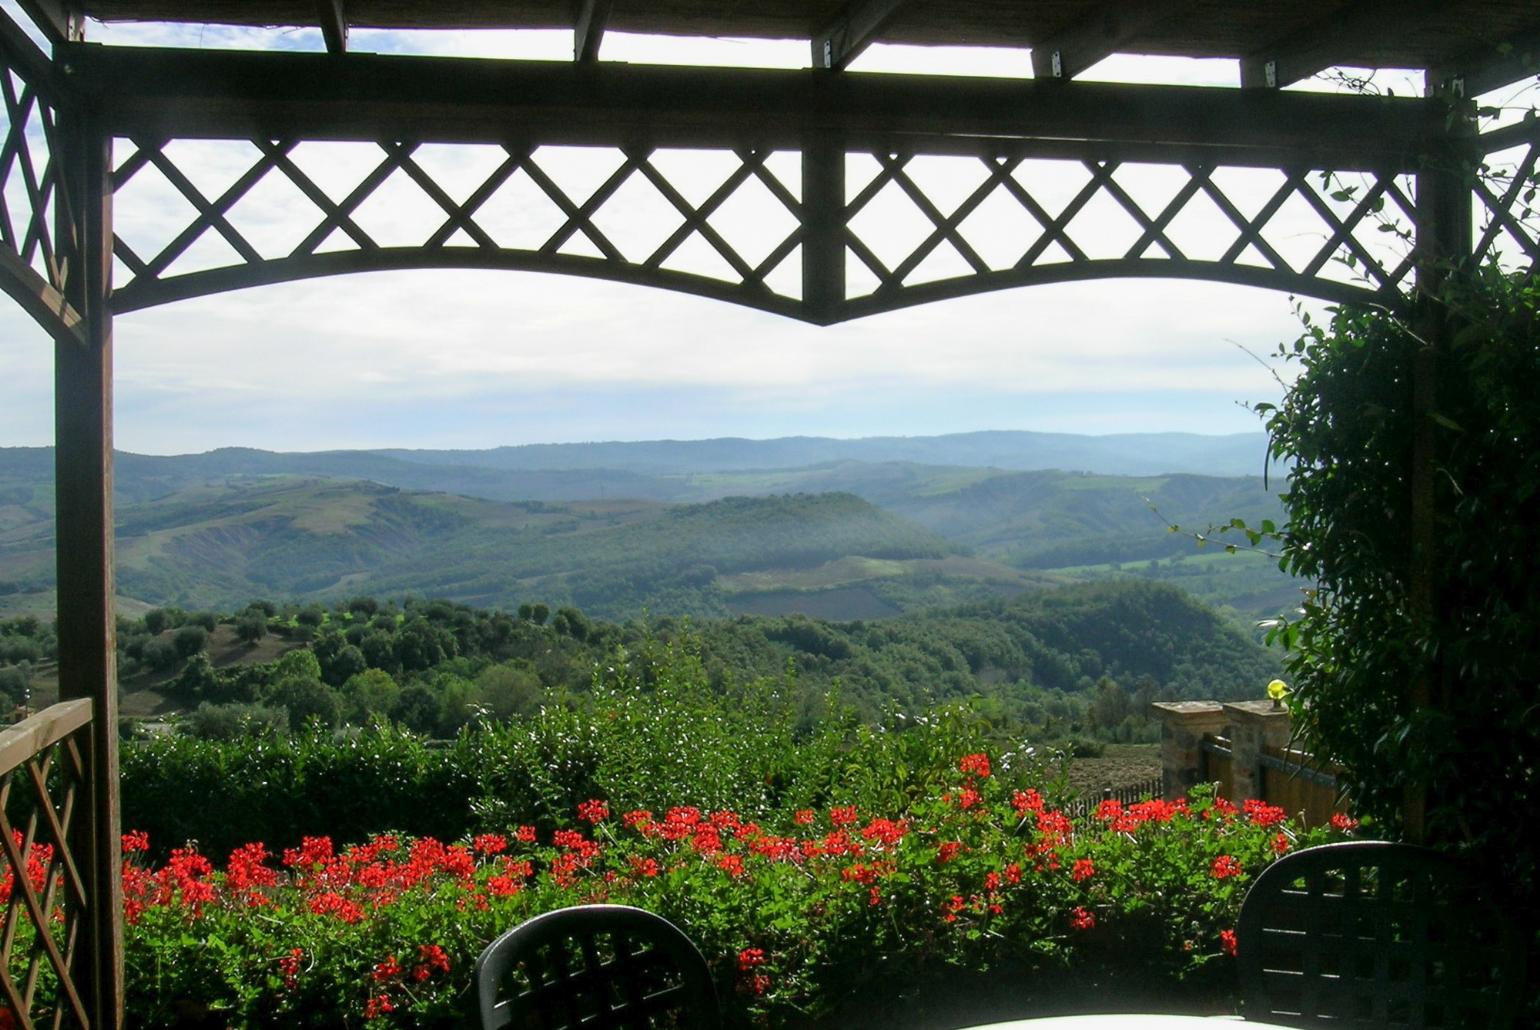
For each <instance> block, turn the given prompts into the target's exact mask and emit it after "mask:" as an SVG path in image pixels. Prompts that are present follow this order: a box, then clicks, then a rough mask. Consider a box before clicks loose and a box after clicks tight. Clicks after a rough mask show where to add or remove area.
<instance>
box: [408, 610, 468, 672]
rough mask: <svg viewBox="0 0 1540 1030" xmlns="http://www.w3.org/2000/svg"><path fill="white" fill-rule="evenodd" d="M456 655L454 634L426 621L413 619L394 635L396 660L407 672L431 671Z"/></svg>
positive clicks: (457, 649)
mask: <svg viewBox="0 0 1540 1030" xmlns="http://www.w3.org/2000/svg"><path fill="white" fill-rule="evenodd" d="M457 653H459V646H458V645H457V644H456V643H455V638H454V634H452V633H450V632H449V631H448V630H446V629H444V628H443V627H441V626H437V625H435V624H433V623H431V622H429V621H428V620H427V619H422V618H417V619H413V620H411V621H410V622H408V623H407V624H406V625H404V626H402V627H401V632H400V633H398V634H396V658H397V660H398V661H400V663H401V668H403V669H406V670H407V671H409V672H410V671H419V672H420V671H422V670H425V669H431V668H433V667H434V666H435V665H437V664H438V663H440V662H442V661H443V660H444V659H445V658H451V657H453V656H454V655H455V654H457Z"/></svg>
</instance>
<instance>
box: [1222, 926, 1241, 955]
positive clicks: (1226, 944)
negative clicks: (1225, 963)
mask: <svg viewBox="0 0 1540 1030" xmlns="http://www.w3.org/2000/svg"><path fill="white" fill-rule="evenodd" d="M1219 946H1220V947H1221V948H1223V949H1224V953H1225V954H1226V955H1229V956H1230V957H1231V958H1234V957H1235V956H1236V954H1237V953H1239V951H1240V944H1239V942H1238V941H1236V939H1235V931H1234V930H1220V931H1219Z"/></svg>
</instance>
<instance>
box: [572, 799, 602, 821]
mask: <svg viewBox="0 0 1540 1030" xmlns="http://www.w3.org/2000/svg"><path fill="white" fill-rule="evenodd" d="M609 817H610V806H609V802H607V801H599V800H593V801H583V802H580V803H579V804H578V818H579V819H581V820H583V821H584V822H586V823H602V822H604V820H606V819H608V818H609Z"/></svg>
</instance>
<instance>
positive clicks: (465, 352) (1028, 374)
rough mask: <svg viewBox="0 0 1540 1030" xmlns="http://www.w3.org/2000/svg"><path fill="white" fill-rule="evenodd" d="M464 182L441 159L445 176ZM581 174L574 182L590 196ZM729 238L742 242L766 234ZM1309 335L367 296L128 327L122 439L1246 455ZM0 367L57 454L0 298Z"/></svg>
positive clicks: (170, 216) (428, 45) (1200, 76)
mask: <svg viewBox="0 0 1540 1030" xmlns="http://www.w3.org/2000/svg"><path fill="white" fill-rule="evenodd" d="M5 6H6V7H10V6H11V4H10V3H9V2H7V3H6V5H5ZM94 29H95V31H94V34H93V38H96V39H100V40H105V41H109V42H146V43H155V44H158V45H185V46H199V45H202V46H216V45H225V46H228V45H243V44H249V42H250V41H251V40H252V39H254V38H257V37H261V40H262V43H263V45H269V46H271V45H277V46H283V47H285V48H295V49H319V48H320V47H321V43H320V39H319V33H318V32H315V31H308V32H305V31H297V32H287V33H251V32H244V31H239V30H229V29H215V28H207V29H195V30H189V29H166V28H159V27H140V28H106V27H101V26H96V27H94ZM351 45H352V47H353V48H354V49H357V50H378V51H417V52H436V53H459V54H468V55H473V56H481V55H487V56H521V57H537V58H555V59H563V58H567V57H570V47H571V37H570V35H569V34H567V33H523V34H514V33H492V34H478V35H476V36H473V37H463V36H462V37H450V36H412V35H406V34H398V33H370V32H355V33H354V35H353V38H352V40H351ZM806 51H807V47H806V44H805V43H784V44H777V43H743V42H737V43H733V42H725V41H715V42H713V43H697V44H693V45H688V44H683V43H680V42H679V41H670V40H658V39H648V38H644V37H628V36H607V37H606V39H605V50H604V57H605V58H606V59H617V60H630V61H634V62H645V61H668V62H676V63H677V62H688V61H692V60H703V61H705V60H716V59H718V58H719V56H720V55H721V54H722V53H724V52H726V53H729V54H730V55H731V58H732V59H733V60H736V61H737V62H739V63H754V64H762V65H768V66H786V65H791V66H795V65H797V64H799V63H805V61H806ZM857 67H858V68H862V69H865V70H869V71H881V70H893V69H900V68H908V69H915V70H931V71H938V72H954V71H958V70H961V69H967V70H970V71H971V72H973V73H986V74H1012V75H1025V74H1030V71H1029V62H1028V59H1027V55H1026V53H1025V52H1023V51H990V52H985V53H984V54H982V55H980V54H977V53H970V54H969V55H967V57H966V60H965V61H964V58H963V57H962V56H961V55H960V54H959V53H958V52H957V51H953V50H947V49H945V48H942V49H936V50H921V49H918V48H908V47H886V48H874V49H873V50H872V51H871V52H869V54H868V55H867V56H865V57H863V59H862V62H861V63H860V64H858V66H857ZM1235 74H1236V73H1235V68H1234V65H1233V63H1231V62H1196V61H1185V62H1183V61H1169V60H1158V61H1151V60H1145V61H1137V60H1129V59H1112V60H1109V61H1108V62H1104V65H1103V66H1102V67H1100V68H1099V69H1097V70H1095V72H1093V76H1092V77H1106V78H1114V79H1128V78H1140V77H1148V78H1151V79H1155V80H1159V81H1172V82H1176V81H1180V82H1192V83H1204V84H1215V85H1229V84H1233V83H1234V81H1235ZM364 147H365V149H366V150H367V145H364ZM363 159H367V158H363ZM372 159H373V160H377V159H378V152H377V151H375V152H374V154H373V158H372ZM188 160H189V164H188V168H189V172H190V174H191V173H194V172H199V171H200V170H201V174H202V175H205V176H207V177H209V178H210V179H211V180H217V179H220V176H221V175H224V176H225V178H224V180H223V181H228V179H229V178H230V177H233V175H234V174H238V172H239V171H240V170H241V169H242V168H244V165H243V164H241V163H239V161H236V160H235V159H234V158H231V159H230V162H233V163H229V168H228V169H225V170H223V171H222V170H221V162H222V161H225V160H226V159H225V158H223V157H222V156H221V155H220V154H218V153H215V152H214V151H212V150H210V151H209V152H208V153H206V154H195V155H194V154H189V155H188ZM313 160H314V162H315V164H314V165H313V167H319V168H321V169H322V170H325V169H326V168H328V167H335V166H342V165H346V164H347V163H348V161H350V160H352V158H350V157H349V156H348V154H347V153H345V152H343V151H337V153H335V154H333V153H321V152H320V151H319V149H318V150H317V153H316V155H315V157H314V158H313ZM457 160H459V159H458V158H457V157H456V156H455V155H454V154H450V155H448V156H447V157H446V156H445V155H440V161H441V164H442V163H443V162H444V161H448V162H449V164H450V165H453V164H454V162H455V161H457ZM465 160H466V162H468V164H474V163H475V161H474V160H472V157H471V156H467V157H466V158H465ZM552 160H553V162H554V161H555V157H554V156H553V159H552ZM587 160H588V159H587V157H586V156H584V155H578V156H577V157H576V158H574V159H573V162H570V163H572V166H573V168H574V169H575V171H574V174H575V175H576V176H577V178H579V179H582V178H583V174H582V173H583V171H584V168H583V166H584V162H585V161H587ZM245 161H246V163H247V164H249V157H248V158H246V159H245ZM232 170H233V171H232ZM1072 171H1074V170H1073V169H1069V170H1068V172H1072ZM1068 172H1066V174H1068ZM1050 173H1052V169H1050V170H1049V172H1048V173H1044V174H1050ZM467 174H468V175H469V173H467ZM599 174H601V175H602V170H601V171H600V173H599ZM968 174H969V173H968V171H967V169H961V170H959V171H957V172H956V175H960V176H963V177H966V176H967V175H968ZM1053 174H1056V173H1053ZM936 175H937V176H938V178H937V180H936V181H937V183H938V188H942V189H944V188H945V187H946V185H947V177H948V176H950V175H953V172H952V171H951V170H949V169H948V168H941V167H938V170H937V171H936ZM194 177H195V179H196V178H197V177H198V176H197V175H196V174H195V175H194ZM590 177H591V176H590ZM136 181H137V180H136ZM146 181H148V180H146ZM318 181H320V180H319V178H318ZM354 181H356V176H355V179H354ZM467 181H468V182H470V183H471V184H472V185H474V182H475V181H479V180H476V179H475V178H474V177H472V178H470V179H468V180H467ZM959 181H961V180H959ZM1152 181H1153V180H1152ZM130 185H131V186H134V185H135V184H134V183H131V184H130ZM322 185H323V188H327V189H329V190H330V189H331V187H330V186H327V184H326V183H324V182H323V183H322ZM1049 185H1052V184H1049ZM1132 185H1133V186H1138V185H1140V180H1138V179H1137V177H1135V178H1134V179H1133V180H1132ZM135 188H136V189H141V192H142V193H143V194H144V195H143V196H133V197H128V196H125V197H120V201H119V217H120V219H122V220H123V231H124V233H125V238H127V235H128V234H129V233H131V232H138V233H143V234H144V235H145V238H147V239H148V238H160V237H164V236H165V235H166V234H167V233H169V232H171V231H174V228H175V227H176V226H178V225H180V224H182V223H180V222H177V221H176V220H175V218H176V215H175V214H174V213H173V212H170V208H172V207H174V206H175V205H174V203H173V201H170V200H166V198H165V197H159V196H157V195H156V194H155V193H154V190H153V189H152V188H151V186H149V185H146V186H143V187H137V186H136V187H135ZM708 188H709V187H708ZM1066 188H1068V189H1073V188H1074V184H1070V185H1068V186H1067V187H1066ZM1152 188H1153V187H1152ZM333 195H336V194H335V193H334V194H333ZM1261 195H1262V196H1264V197H1265V193H1264V194H1261ZM130 200H132V201H133V202H134V204H133V205H131V204H130ZM417 201H418V203H419V205H421V203H422V202H423V198H421V197H420V196H419V197H418V198H417ZM429 207H430V210H429V211H428V213H427V215H432V213H433V212H432V210H431V205H429ZM162 208H165V209H166V210H165V211H163V210H162ZM1156 210H1158V207H1157V208H1156ZM134 212H137V214H135V213H134ZM417 214H418V215H422V212H421V211H418V212H417ZM423 216H424V217H426V215H423ZM375 217H376V218H377V219H382V220H383V221H378V222H377V227H378V228H380V230H381V231H382V232H385V233H386V235H388V234H389V231H390V229H391V228H392V226H393V225H396V223H397V222H400V223H401V224H402V225H405V222H406V221H408V220H410V218H411V217H413V208H412V204H411V202H410V198H407V200H406V201H403V202H402V203H399V204H394V205H392V206H390V207H389V209H388V210H384V211H381V212H377V213H376V214H375ZM437 217H440V218H441V217H442V213H441V212H439V213H438V216H437ZM743 217H744V218H746V219H747V220H748V221H747V222H746V227H747V229H748V230H752V229H753V228H754V227H755V225H757V224H758V223H757V222H756V221H755V220H756V219H759V218H762V217H764V218H768V217H769V214H766V213H765V212H763V211H758V212H756V211H752V210H751V211H748V213H746V214H745V215H744V216H743ZM135 219H137V220H135ZM890 221H891V224H889V221H883V224H881V225H876V226H874V227H873V229H872V232H873V241H874V243H876V244H879V245H880V244H882V243H883V242H884V234H885V233H890V234H898V235H902V233H903V232H904V231H905V227H904V226H903V225H902V224H900V223H901V222H902V219H901V218H897V217H896V216H895V218H894V219H892V220H890ZM660 224H661V223H660ZM257 228H258V229H260V228H261V227H260V226H259V227H257ZM268 228H274V227H272V226H269V227H268ZM643 228H646V227H645V226H644V227H643ZM908 229H909V230H910V231H913V227H912V226H910V227H908ZM274 231H277V230H276V228H274ZM370 231H371V232H373V231H375V227H374V226H371V227H370ZM403 231H405V230H403ZM638 231H641V230H638ZM1109 231H1110V230H1109ZM1190 231H1201V227H1199V228H1198V229H1193V230H1190ZM157 234H159V236H158V235H157ZM983 235H984V236H987V233H985V234H983ZM981 238H982V237H981ZM896 240H897V236H895V241H896ZM988 242H989V241H988V239H983V244H985V245H987V244H988ZM1226 242H1227V240H1226ZM1308 242H1309V241H1308V240H1304V241H1301V245H1302V246H1303V245H1308ZM894 245H895V246H896V245H897V242H895V243H894ZM1317 245H1318V244H1317ZM141 253H142V252H141ZM1313 306H1314V307H1316V308H1319V307H1320V305H1313ZM1297 331H1298V327H1297V322H1296V321H1295V317H1294V313H1293V310H1292V305H1291V302H1290V300H1289V298H1287V297H1286V296H1285V295H1283V294H1280V293H1273V292H1268V291H1262V290H1254V289H1245V288H1240V287H1228V286H1219V285H1212V284H1198V283H1183V282H1179V281H1154V280H1137V281H1103V282H1095V283H1079V284H1070V285H1060V286H1038V287H1030V288H1026V289H1020V290H1014V291H1008V292H1004V293H996V294H990V295H986V296H980V297H973V298H968V299H963V300H954V301H947V302H942V303H939V304H933V305H929V306H925V307H919V308H911V309H908V310H904V311H899V312H896V313H892V314H887V315H881V316H877V317H873V318H869V319H865V320H861V321H857V322H854V323H849V324H845V325H840V326H835V327H831V328H821V329H820V328H814V327H810V326H805V325H802V324H800V323H797V322H792V321H789V320H785V319H781V318H778V317H775V316H772V315H767V314H762V313H759V312H756V311H751V310H748V309H743V308H738V307H735V306H731V305H727V304H723V303H719V302H714V301H707V300H702V299H699V298H695V297H689V296H683V295H679V294H674V293H669V292H666V291H660V290H655V289H646V288H642V287H635V286H624V285H616V284H611V283H605V282H600V281H597V280H588V279H579V278H568V277H557V276H546V275H536V274H525V273H509V272H472V273H465V272H410V273H373V274H368V275H362V276H352V277H346V278H335V279H322V280H312V281H307V282H300V283H290V284H286V285H279V286H268V287H262V288H258V289H254V290H247V291H243V292H237V293H231V294H224V295H221V296H216V297H210V298H204V299H199V300H193V301H185V302H181V303H177V304H173V305H170V306H167V307H163V308H159V309H154V310H149V311H143V312H138V313H134V314H129V315H126V316H122V317H120V318H119V319H118V320H117V335H116V346H117V354H116V360H117V395H116V398H117V400H116V403H117V421H116V434H117V441H118V445H119V446H120V447H122V448H125V449H128V450H134V451H141V452H153V453H176V452H184V451H197V450H205V449H208V448H211V447H217V446H224V445H244V446H259V447H266V448H272V449H286V450H317V449H323V448H330V447H372V446H414V447H485V446H494V445H498V444H514V443H530V442H543V441H575V440H596V439H653V438H659V437H673V438H699V437H706V436H725V435H738V436H749V437H770V436H781V435H791V434H817V435H833V436H869V435H879V434H881V435H886V434H906V435H918V434H931V433H943V432H956V431H968V430H975V429H1006V428H1009V429H1039V430H1057V431H1072V432H1085V433H1102V432H1126V431H1135V430H1152V431H1153V430H1187V431H1195V432H1211V433H1220V432H1235V431H1244V430H1248V429H1254V428H1256V426H1257V421H1256V419H1255V418H1254V416H1252V415H1251V414H1250V413H1249V412H1247V411H1245V410H1243V408H1242V407H1241V406H1240V403H1239V402H1243V401H1261V400H1272V399H1275V398H1276V396H1277V394H1278V393H1279V392H1280V388H1279V386H1278V384H1277V383H1276V382H1275V381H1274V379H1273V377H1272V374H1271V373H1270V372H1269V370H1268V369H1267V368H1265V367H1263V366H1262V364H1260V363H1259V362H1258V361H1257V360H1256V358H1255V357H1253V356H1252V354H1255V355H1263V356H1265V355H1266V354H1267V353H1268V352H1270V351H1271V350H1272V349H1273V347H1274V346H1275V345H1276V344H1278V343H1279V342H1280V341H1282V340H1285V339H1292V338H1293V336H1294V335H1296V334H1297ZM1247 351H1250V352H1252V354H1248V353H1247ZM0 355H3V357H0V360H3V362H4V366H3V367H4V370H5V375H4V376H3V377H0V445H19V444H46V443H49V442H51V438H52V386H51V374H52V373H51V362H52V358H51V348H50V346H49V344H48V343H47V341H46V339H45V338H44V337H43V336H42V334H41V333H39V332H38V331H37V330H36V329H35V328H33V327H32V326H31V324H30V322H29V321H28V319H26V317H25V316H23V315H21V314H20V312H19V311H18V310H17V309H15V308H14V306H13V305H11V304H10V303H9V302H8V301H0Z"/></svg>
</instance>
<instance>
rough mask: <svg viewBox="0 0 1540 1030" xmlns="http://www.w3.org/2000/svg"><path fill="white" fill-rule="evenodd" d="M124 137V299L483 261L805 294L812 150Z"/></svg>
mask: <svg viewBox="0 0 1540 1030" xmlns="http://www.w3.org/2000/svg"><path fill="white" fill-rule="evenodd" d="M116 152H117V153H119V154H120V155H121V160H120V161H119V163H118V164H117V167H116V169H115V172H114V189H115V197H116V202H117V206H116V218H117V223H116V229H117V233H116V239H115V244H114V256H115V258H116V263H115V288H116V291H117V297H118V301H119V307H120V309H132V308H134V307H140V306H146V305H149V304H153V303H160V302H163V301H164V300H166V299H171V298H172V297H174V296H183V295H192V294H196V293H203V292H210V291H209V290H208V289H204V288H200V287H198V286H196V285H195V286H193V287H192V288H190V289H189V288H185V285H184V286H179V285H177V283H178V281H179V280H182V282H183V283H184V284H185V283H186V281H187V280H186V279H185V278H184V277H188V276H197V275H198V274H199V273H207V272H209V271H211V270H244V271H246V272H249V273H250V281H252V282H257V281H266V280H270V279H276V278H296V277H300V276H303V275H308V274H319V272H320V271H321V270H323V269H324V271H346V270H350V269H363V268H379V267H392V266H395V267H411V266H424V265H429V266H431V265H435V264H443V265H449V266H464V265H473V264H478V263H480V264H485V265H487V266H490V267H519V268H545V269H548V270H552V271H567V272H574V273H578V274H600V275H605V276H608V277H611V278H622V279H628V280H632V281H637V282H643V283H651V284H656V285H665V286H675V287H683V288H692V286H693V287H698V288H702V289H705V290H706V291H707V292H711V291H712V290H715V291H716V292H721V291H722V289H724V288H727V289H731V290H733V291H735V292H736V293H738V294H740V295H743V296H744V297H747V298H759V299H760V301H761V302H762V303H765V304H766V305H767V306H774V302H775V301H777V300H778V301H780V302H783V305H784V302H791V303H795V301H796V300H798V299H799V298H800V294H801V283H802V276H801V239H802V221H803V213H802V202H801V198H800V196H799V192H800V183H799V181H798V180H799V165H798V164H797V161H798V157H797V155H796V154H789V155H788V154H778V153H776V152H773V151H764V150H757V149H753V148H743V149H739V150H722V151H706V152H696V151H677V150H655V149H650V148H602V147H557V146H538V145H527V146H526V145H513V144H510V145H506V146H500V147H491V146H471V145H464V146H441V145H419V144H417V143H412V142H400V141H386V142H380V143H319V142H303V143H295V142H293V141H269V140H253V141H213V142H207V141H202V142H195V141H186V140H176V141H165V140H144V139H140V140H120V141H118V144H117V148H116ZM323 256H329V263H326V262H322V261H321V260H320V259H321V258H322V257H323ZM237 278H239V277H238V276H237ZM220 288H225V287H223V286H222V287H220Z"/></svg>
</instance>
